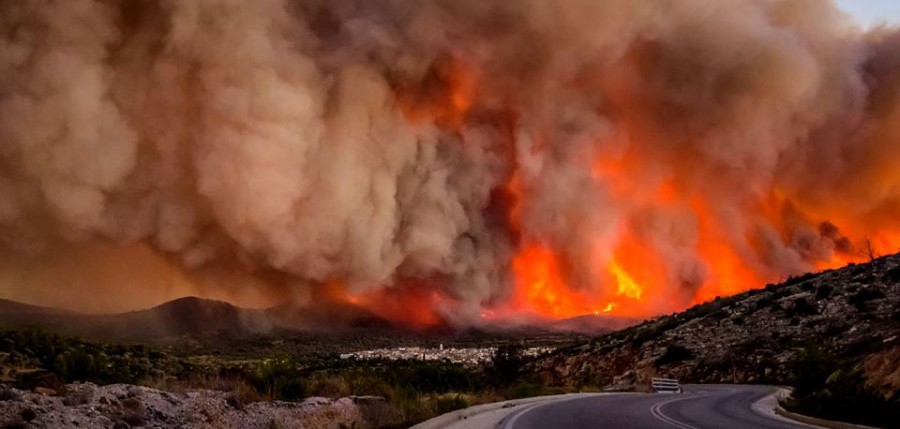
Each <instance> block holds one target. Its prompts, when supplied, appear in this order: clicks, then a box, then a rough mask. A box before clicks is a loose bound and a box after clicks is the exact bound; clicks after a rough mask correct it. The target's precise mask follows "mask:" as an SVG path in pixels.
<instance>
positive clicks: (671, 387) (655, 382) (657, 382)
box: [650, 378, 681, 393]
mask: <svg viewBox="0 0 900 429" xmlns="http://www.w3.org/2000/svg"><path fill="white" fill-rule="evenodd" d="M650 386H651V387H653V390H655V391H656V393H681V385H680V384H678V380H675V379H673V378H653V379H651V380H650Z"/></svg>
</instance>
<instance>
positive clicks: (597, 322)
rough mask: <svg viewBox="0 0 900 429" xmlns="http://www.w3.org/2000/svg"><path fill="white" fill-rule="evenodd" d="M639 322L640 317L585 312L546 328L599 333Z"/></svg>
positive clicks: (581, 332)
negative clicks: (632, 317) (582, 314)
mask: <svg viewBox="0 0 900 429" xmlns="http://www.w3.org/2000/svg"><path fill="white" fill-rule="evenodd" d="M640 322H641V319H631V318H627V317H615V316H608V315H605V314H587V315H584V316H578V317H573V318H570V319H563V320H558V321H554V322H551V323H549V324H548V325H547V329H549V330H551V331H557V332H574V333H579V334H588V335H599V334H604V333H607V332H612V331H618V330H620V329H624V328H627V327H629V326H632V325H636V324H638V323H640Z"/></svg>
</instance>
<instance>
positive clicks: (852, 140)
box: [0, 0, 900, 324]
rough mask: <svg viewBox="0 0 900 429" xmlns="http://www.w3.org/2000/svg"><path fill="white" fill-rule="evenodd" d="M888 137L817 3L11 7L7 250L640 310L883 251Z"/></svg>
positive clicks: (463, 315)
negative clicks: (145, 258)
mask: <svg viewBox="0 0 900 429" xmlns="http://www.w3.org/2000/svg"><path fill="white" fill-rule="evenodd" d="M898 142H900V32H898V31H897V30H896V29H893V28H876V29H873V30H870V31H863V30H862V29H860V28H858V27H855V26H854V25H853V24H852V23H851V21H850V19H849V18H848V17H847V16H845V15H843V14H842V13H840V12H839V11H838V10H837V8H836V6H835V5H834V4H832V3H831V2H829V1H822V0H728V1H721V0H715V1H713V0H627V1H626V0H621V1H619V0H611V1H592V0H557V1H545V0H519V1H512V2H511V1H502V0H477V1H474V0H472V1H470V0H427V1H413V0H387V1H367V0H256V1H240V0H147V1H125V0H58V1H55V0H35V1H15V0H6V1H0V248H2V250H3V253H4V254H8V255H17V256H16V257H17V258H38V260H39V258H41V255H45V254H47V253H48V252H50V253H52V254H58V250H55V249H59V248H62V247H65V248H70V247H71V246H83V245H89V244H90V243H96V242H112V243H118V244H120V245H123V246H128V245H133V244H135V243H138V244H140V245H141V246H150V247H151V248H152V249H155V250H154V251H155V252H158V253H160V254H162V255H167V258H169V259H171V260H172V261H174V262H175V264H176V265H177V266H178V267H180V269H182V270H184V271H185V272H188V273H193V272H203V271H204V270H206V271H210V270H212V271H214V270H218V269H221V268H222V267H228V269H229V270H234V271H236V272H240V273H242V274H241V276H242V278H248V279H249V278H259V279H265V282H268V283H272V284H276V285H277V286H273V287H272V288H271V289H272V290H270V291H268V292H266V293H274V294H276V295H279V296H283V297H288V296H305V297H316V296H321V295H323V294H324V295H332V297H331V299H336V298H335V297H334V296H333V295H339V297H337V298H338V299H348V300H350V301H352V302H360V303H362V304H363V305H370V306H373V307H378V308H381V309H383V308H389V310H387V311H389V312H391V313H402V312H404V311H405V310H404V308H405V307H406V306H407V304H408V305H410V306H412V305H421V306H426V307H427V308H430V309H431V310H430V311H431V312H432V313H433V314H434V315H437V317H438V318H439V319H442V320H448V321H450V322H452V323H457V324H467V323H478V322H480V321H483V320H490V319H491V318H492V317H507V316H509V315H510V314H516V313H521V312H532V313H537V314H541V315H546V316H551V317H563V316H571V315H577V314H582V313H586V312H594V311H609V312H611V313H612V314H621V315H629V316H632V315H648V314H654V313H659V312H663V311H671V310H674V309H678V308H683V307H685V306H687V305H690V304H691V303H693V302H697V301H700V300H703V299H708V298H710V297H713V296H716V295H723V294H730V293H735V292H738V291H741V290H746V289H748V288H752V287H758V286H761V285H762V284H764V283H765V282H767V281H774V280H778V279H779V278H785V277H787V276H790V275H795V274H798V273H802V272H805V271H809V270H814V269H819V268H826V267H830V266H834V265H838V264H842V263H846V262H850V261H856V260H861V259H865V258H868V257H869V256H871V255H874V254H877V253H885V252H891V251H896V250H897V249H898V247H900V216H898V215H900V168H898V167H900V164H898V160H900V144H898ZM129 243H130V244H129ZM86 263H87V262H86ZM96 263H103V261H96ZM5 265H10V264H5ZM12 265H15V264H12ZM15 268H16V267H7V268H5V269H9V270H14V269H15ZM48 283H49V282H48ZM58 283H59V284H44V285H42V286H41V287H44V288H50V289H51V290H52V288H66V287H69V286H67V285H66V283H65V281H60V282H58ZM245 284H246V286H245V287H247V288H252V287H259V286H258V285H256V282H254V281H249V280H248V281H247V282H245ZM335 285H338V286H335ZM35 287H36V286H35ZM121 287H122V288H130V290H138V289H140V288H141V287H142V286H141V285H140V284H131V285H127V286H126V285H122V286H121ZM239 287H240V286H238V288H239ZM125 290H129V289H125ZM317 290H327V291H330V292H327V293H318V294H317V293H314V291H317ZM313 299H316V298H313ZM389 301H390V302H392V304H386V303H387V302H389ZM407 301H408V302H407ZM423 301H424V302H423ZM397 302H401V303H403V305H398V304H397ZM382 311H384V310H382ZM430 317H431V316H427V317H425V319H424V320H412V321H411V322H413V323H414V322H416V321H419V322H426V323H430V321H431V320H433V318H430Z"/></svg>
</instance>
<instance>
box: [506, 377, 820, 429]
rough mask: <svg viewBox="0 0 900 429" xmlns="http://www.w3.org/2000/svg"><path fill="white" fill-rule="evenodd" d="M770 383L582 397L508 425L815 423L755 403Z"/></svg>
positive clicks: (648, 428) (751, 426)
mask: <svg viewBox="0 0 900 429" xmlns="http://www.w3.org/2000/svg"><path fill="white" fill-rule="evenodd" d="M774 390H775V389H774V388H773V387H767V386H734V385H729V386H711V385H698V386H685V387H684V393H682V394H680V395H677V394H676V395H660V394H631V395H609V396H592V397H579V398H575V399H570V400H565V401H556V402H550V403H547V404H542V405H537V406H534V407H531V408H527V409H525V410H522V411H520V412H518V413H515V414H512V415H510V416H509V417H508V418H507V419H506V421H505V422H504V424H503V426H502V427H503V428H504V429H667V428H680V429H809V428H810V427H811V426H807V425H803V424H800V423H793V422H790V421H787V420H784V419H781V418H778V417H776V416H768V415H762V414H760V413H757V412H756V411H754V410H753V409H752V408H751V407H752V405H753V404H754V403H755V402H757V401H759V400H760V399H762V398H764V397H766V396H768V395H770V394H771V393H773V392H774Z"/></svg>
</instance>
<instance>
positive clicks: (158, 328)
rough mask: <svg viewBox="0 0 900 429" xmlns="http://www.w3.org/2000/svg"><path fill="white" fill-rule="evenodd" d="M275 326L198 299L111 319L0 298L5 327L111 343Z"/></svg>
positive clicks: (261, 315) (258, 315)
mask: <svg viewBox="0 0 900 429" xmlns="http://www.w3.org/2000/svg"><path fill="white" fill-rule="evenodd" d="M272 326H273V324H272V322H271V320H270V319H269V316H268V315H267V314H266V313H265V312H264V311H261V310H248V309H243V308H239V307H236V306H234V305H231V304H229V303H226V302H222V301H213V300H208V299H201V298H196V297H187V298H181V299H177V300H174V301H170V302H167V303H165V304H162V305H159V306H156V307H153V308H150V309H147V310H140V311H132V312H128V313H120V314H108V315H89V314H81V313H76V312H70V311H65V310H58V309H53V308H47V307H38V306H33V305H28V304H22V303H18V302H15V301H10V300H0V327H3V328H17V329H21V328H40V329H44V330H47V331H51V332H57V333H60V334H65V335H75V336H83V337H88V338H99V339H107V340H135V341H146V340H154V339H162V338H171V337H178V336H184V335H188V336H195V337H208V336H213V335H227V336H230V337H242V336H249V335H254V334H259V333H264V332H267V331H269V330H270V329H271V328H272Z"/></svg>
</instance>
